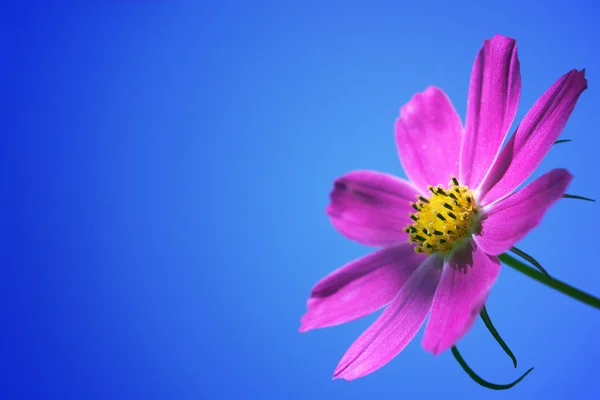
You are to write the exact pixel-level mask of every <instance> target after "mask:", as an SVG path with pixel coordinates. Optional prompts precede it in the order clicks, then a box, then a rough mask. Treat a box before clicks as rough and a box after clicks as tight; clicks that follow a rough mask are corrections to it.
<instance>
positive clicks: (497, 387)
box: [452, 346, 533, 390]
mask: <svg viewBox="0 0 600 400" xmlns="http://www.w3.org/2000/svg"><path fill="white" fill-rule="evenodd" d="M452 355H453V356H454V358H455V359H456V361H458V363H459V364H460V366H461V367H462V369H463V370H464V371H465V372H466V373H467V374H468V375H469V376H470V377H471V379H473V380H474V381H475V382H477V383H478V384H480V385H481V386H483V387H485V388H488V389H493V390H506V389H510V388H511V387H513V386H515V385H516V384H517V383H519V382H521V381H522V380H523V378H525V377H526V376H527V375H528V374H529V373H530V372H531V371H533V368H529V369H528V370H527V372H525V373H524V374H523V375H521V377H520V378H519V379H517V380H516V381H514V382H512V383H509V384H506V385H498V384H496V383H491V382H488V381H486V380H484V379H483V378H481V377H480V376H479V375H477V374H476V373H475V371H473V370H472V369H471V367H469V366H468V365H467V363H466V362H465V360H464V359H463V358H462V356H461V355H460V353H459V352H458V349H457V348H456V346H452Z"/></svg>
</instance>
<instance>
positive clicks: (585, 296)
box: [498, 253, 600, 310]
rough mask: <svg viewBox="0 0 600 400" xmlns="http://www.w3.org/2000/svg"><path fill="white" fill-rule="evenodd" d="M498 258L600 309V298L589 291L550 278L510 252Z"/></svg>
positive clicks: (541, 281)
mask: <svg viewBox="0 0 600 400" xmlns="http://www.w3.org/2000/svg"><path fill="white" fill-rule="evenodd" d="M498 258H500V261H502V262H503V263H504V264H506V265H508V266H509V267H512V268H514V269H516V270H517V271H519V272H521V273H523V274H525V275H527V276H529V277H530V278H533V279H535V280H536V281H538V282H540V283H543V284H544V285H546V286H548V287H551V288H552V289H555V290H558V291H559V292H561V293H563V294H566V295H567V296H569V297H572V298H573V299H575V300H579V301H580V302H582V303H585V304H587V305H589V306H592V307H594V308H596V309H598V310H600V299H599V298H597V297H595V296H592V295H591V294H589V293H586V292H583V291H581V290H579V289H576V288H574V287H573V286H570V285H567V284H566V283H564V282H561V281H559V280H558V279H554V278H548V277H546V276H545V275H544V274H542V273H541V272H538V271H536V270H535V269H534V268H533V267H530V266H529V265H526V264H524V263H522V262H521V261H519V260H517V259H516V258H514V257H512V256H511V255H509V254H506V253H504V254H500V255H499V256H498Z"/></svg>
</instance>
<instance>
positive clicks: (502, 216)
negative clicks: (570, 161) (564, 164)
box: [475, 169, 572, 255]
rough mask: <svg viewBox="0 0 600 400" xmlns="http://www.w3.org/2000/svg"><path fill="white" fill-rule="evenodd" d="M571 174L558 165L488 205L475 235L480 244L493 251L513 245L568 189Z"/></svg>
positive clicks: (487, 250) (499, 250)
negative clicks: (516, 190) (556, 167)
mask: <svg viewBox="0 0 600 400" xmlns="http://www.w3.org/2000/svg"><path fill="white" fill-rule="evenodd" d="M571 178H572V176H571V174H570V173H569V172H568V171H567V170H565V169H554V170H552V171H550V172H548V173H546V174H544V175H542V176H540V177H539V178H538V179H536V180H535V181H533V182H531V183H530V184H529V185H527V186H525V187H524V188H523V189H521V190H519V191H518V192H516V193H513V194H512V195H510V196H508V197H506V198H504V199H503V200H500V201H499V202H497V203H495V204H493V205H492V206H488V207H484V209H483V213H484V215H485V216H484V219H483V220H482V224H481V225H482V229H481V236H475V241H477V244H478V245H479V246H480V247H481V248H482V249H484V250H485V252H486V253H488V254H492V255H497V254H500V253H504V252H505V251H506V250H508V249H510V248H511V247H512V246H514V245H515V244H516V243H517V242H518V241H519V240H521V239H522V238H523V237H524V236H525V235H527V233H528V232H529V231H530V230H532V229H533V228H535V227H536V226H537V225H538V224H539V223H540V221H541V220H542V217H543V216H544V214H545V213H546V210H548V208H550V206H551V205H552V204H554V203H555V202H556V201H557V200H558V199H560V198H561V197H562V195H563V194H564V193H565V190H566V188H567V186H568V185H569V182H571Z"/></svg>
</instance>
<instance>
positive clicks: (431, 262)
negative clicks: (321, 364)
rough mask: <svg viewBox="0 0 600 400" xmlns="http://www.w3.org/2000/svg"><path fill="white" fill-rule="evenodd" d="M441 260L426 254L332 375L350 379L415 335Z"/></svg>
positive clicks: (371, 368)
mask: <svg viewBox="0 0 600 400" xmlns="http://www.w3.org/2000/svg"><path fill="white" fill-rule="evenodd" d="M442 263H443V259H442V258H441V257H439V256H435V255H434V256H430V257H428V258H427V259H426V260H425V261H423V263H421V265H419V267H418V268H417V270H416V271H415V272H414V273H413V274H412V276H411V277H410V278H409V279H408V281H407V282H406V283H405V284H404V286H403V287H402V289H401V290H400V292H398V294H397V295H396V297H394V299H393V300H392V302H391V303H390V304H389V305H388V306H387V308H386V309H385V310H384V311H383V313H381V315H380V316H379V318H377V319H376V320H375V322H373V324H372V325H371V326H369V328H367V330H366V331H364V332H363V334H362V335H360V337H359V338H358V339H357V340H356V341H355V342H354V343H353V344H352V346H350V348H349V349H348V351H347V352H346V354H344V357H342V360H341V361H340V363H339V364H338V366H337V368H336V369H335V372H334V378H343V379H346V380H352V379H356V378H360V377H361V376H365V375H367V374H370V373H371V372H373V371H375V370H377V369H379V368H381V367H382V366H384V365H385V364H387V363H388V362H389V361H390V360H391V359H392V358H394V357H395V356H396V355H397V354H398V353H400V352H401V351H402V349H404V348H405V347H406V345H407V344H408V343H409V342H410V341H411V340H412V338H413V337H414V336H415V335H416V334H417V332H418V330H419V328H420V327H421V325H423V322H424V321H425V318H426V317H427V313H429V309H430V308H431V302H432V300H433V295H434V293H435V289H436V287H437V285H438V282H439V279H440V275H441V267H442Z"/></svg>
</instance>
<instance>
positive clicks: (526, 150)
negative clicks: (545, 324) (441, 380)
mask: <svg viewBox="0 0 600 400" xmlns="http://www.w3.org/2000/svg"><path fill="white" fill-rule="evenodd" d="M586 87H587V81H586V79H585V70H582V71H577V70H572V71H570V72H568V73H566V74H565V75H563V76H562V77H561V78H560V79H558V80H557V81H556V82H555V83H554V84H553V85H552V86H551V87H550V89H548V90H547V91H546V92H545V93H544V94H543V95H542V96H541V97H540V98H539V99H538V100H537V101H536V103H535V104H534V105H533V107H532V108H531V110H529V112H528V113H527V115H525V117H524V118H523V121H522V122H521V124H520V125H519V126H518V128H517V129H516V131H515V132H514V134H513V135H512V136H511V138H510V139H509V140H508V142H507V144H506V146H505V147H504V148H501V147H502V143H503V142H504V139H505V136H506V135H507V133H508V131H509V128H510V126H511V124H512V122H513V119H514V117H515V114H516V112H517V105H518V102H519V97H520V90H521V75H520V71H519V59H518V57H517V46H516V43H515V40H513V39H511V38H508V37H503V36H500V35H497V36H495V37H494V38H493V39H491V40H485V41H484V44H483V47H482V48H481V50H480V51H479V53H478V54H477V57H476V59H475V63H474V65H473V70H472V73H471V82H470V86H469V94H468V103H467V118H466V124H465V127H464V129H463V126H462V124H461V121H460V118H459V116H458V115H457V113H456V111H455V110H454V107H453V106H452V104H451V103H450V100H448V97H446V95H445V94H444V92H443V91H442V90H441V89H439V88H437V87H429V88H427V89H426V90H425V91H424V92H422V93H418V94H416V95H415V96H414V97H413V98H412V99H411V100H410V101H409V102H408V103H407V104H406V105H404V106H403V107H402V109H401V110H400V117H399V118H398V119H397V121H396V145H397V147H398V153H399V155H400V160H401V162H402V165H403V167H404V170H405V172H406V175H407V176H408V178H409V179H410V182H408V181H405V180H403V179H400V178H397V177H394V176H391V175H387V174H384V173H380V172H375V171H353V172H350V173H348V174H346V175H344V176H342V177H340V178H338V179H337V180H336V181H335V185H334V188H333V191H332V193H331V202H330V204H329V206H328V207H327V214H328V215H329V217H330V219H331V222H332V224H333V226H334V227H335V228H336V229H337V230H338V231H340V232H341V233H342V234H343V235H344V236H346V237H347V238H349V239H352V240H355V241H357V242H359V243H362V244H365V245H369V246H376V247H381V249H380V250H378V251H375V252H374V253H372V254H369V255H367V256H365V257H362V258H359V259H357V260H354V261H352V262H350V263H348V264H346V265H344V266H343V267H341V268H340V269H338V270H336V271H334V272H333V273H331V274H330V275H328V276H326V277H325V278H323V279H322V280H321V281H319V282H318V283H317V284H316V285H315V286H314V288H313V289H312V292H311V295H310V298H309V300H308V305H307V308H308V310H307V312H306V314H305V315H304V316H303V317H302V323H301V327H300V331H301V332H305V331H308V330H310V329H315V328H322V327H327V326H333V325H338V324H341V323H344V322H347V321H351V320H354V319H356V318H359V317H362V316H365V315H367V314H370V313H372V312H374V311H376V310H378V309H380V308H381V307H383V306H385V305H387V307H386V308H385V310H384V311H383V313H382V314H381V315H380V316H379V317H378V318H377V320H376V321H375V322H374V323H373V324H372V325H371V326H370V327H369V328H368V329H367V330H366V331H365V332H364V333H363V334H362V335H361V336H360V337H359V338H358V339H357V340H356V341H355V342H354V344H352V346H351V347H350V348H349V349H348V351H347V352H346V354H345V355H344V356H343V357H342V360H341V361H340V363H339V364H338V366H337V368H336V369H335V372H334V378H344V379H346V380H352V379H356V378H359V377H361V376H364V375H367V374H369V373H371V372H373V371H375V370H377V369H379V368H381V367H382V366H383V365H385V364H386V363H388V362H389V361H390V360H391V359H392V358H394V357H395V356H396V355H397V354H398V353H400V351H402V350H403V349H404V347H406V345H407V344H408V343H409V342H410V341H411V340H412V338H413V337H414V336H415V335H416V333H417V332H418V330H419V329H420V327H421V326H422V325H423V323H424V322H425V319H426V318H427V315H429V320H428V322H427V325H426V327H425V333H424V337H423V340H422V345H423V347H424V348H425V350H427V351H430V352H432V353H433V354H439V353H441V352H443V351H444V350H447V349H449V348H450V347H452V346H453V345H454V344H455V343H456V342H457V341H458V340H459V339H460V338H461V337H462V336H463V335H464V334H465V333H466V332H467V331H468V330H469V329H470V327H471V326H472V324H473V322H474V320H475V318H476V316H477V315H478V314H479V312H480V311H481V309H482V307H483V305H484V303H485V301H486V299H487V296H488V293H489V291H490V289H491V287H492V286H493V284H494V282H495V281H496V278H497V277H498V273H499V272H500V262H499V260H498V257H497V256H498V255H499V254H501V253H503V252H505V251H507V250H509V249H510V248H511V247H512V246H513V245H515V244H516V243H517V242H518V241H519V240H520V239H521V238H523V237H524V236H525V235H526V234H527V233H528V232H529V231H530V230H531V229H533V228H534V227H535V226H537V225H538V224H539V223H540V221H541V219H542V217H543V215H544V213H545V212H546V210H547V209H548V208H549V207H550V206H551V205H552V204H553V203H554V202H556V201H557V200H558V199H560V198H561V197H562V195H563V194H564V192H565V189H566V187H567V185H568V184H569V182H570V181H571V178H572V177H571V174H569V172H567V171H566V170H564V169H554V170H552V171H550V172H548V173H546V174H545V175H542V176H541V177H539V178H538V179H536V180H535V181H533V182H532V183H530V184H529V185H527V186H525V187H524V188H522V189H520V190H518V191H515V189H517V187H519V186H520V185H521V184H522V183H523V182H524V181H525V179H527V178H528V177H529V176H530V174H531V173H532V172H533V171H534V170H535V168H536V167H537V166H538V165H539V164H540V162H541V161H542V158H543V157H544V155H545V154H546V153H547V152H548V150H549V149H550V147H551V146H552V144H553V143H554V141H555V140H556V139H557V137H558V135H559V134H560V132H561V130H562V129H563V127H564V126H565V124H566V122H567V119H568V118H569V115H570V114H571V112H572V111H573V108H574V107H575V103H576V102H577V99H578V98H579V95H580V94H581V93H582V92H583V91H584V90H585V89H586ZM430 185H432V186H430ZM411 200H414V201H415V202H414V203H413V202H411Z"/></svg>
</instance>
